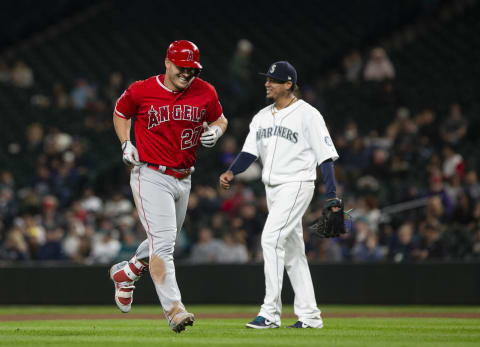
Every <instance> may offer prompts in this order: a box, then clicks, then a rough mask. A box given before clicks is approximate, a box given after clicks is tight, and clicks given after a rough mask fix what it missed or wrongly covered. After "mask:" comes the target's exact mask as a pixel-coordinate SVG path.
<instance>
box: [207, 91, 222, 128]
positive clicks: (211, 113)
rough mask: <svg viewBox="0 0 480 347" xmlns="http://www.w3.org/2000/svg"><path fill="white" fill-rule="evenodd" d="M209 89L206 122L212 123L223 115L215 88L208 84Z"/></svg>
mask: <svg viewBox="0 0 480 347" xmlns="http://www.w3.org/2000/svg"><path fill="white" fill-rule="evenodd" d="M208 86H209V87H210V91H211V94H210V100H209V102H208V104H207V122H208V123H212V122H215V121H216V120H217V119H218V118H220V116H221V115H222V114H223V109H222V105H221V104H220V101H219V100H218V94H217V91H216V90H215V88H214V87H213V86H212V85H211V84H209V85H208Z"/></svg>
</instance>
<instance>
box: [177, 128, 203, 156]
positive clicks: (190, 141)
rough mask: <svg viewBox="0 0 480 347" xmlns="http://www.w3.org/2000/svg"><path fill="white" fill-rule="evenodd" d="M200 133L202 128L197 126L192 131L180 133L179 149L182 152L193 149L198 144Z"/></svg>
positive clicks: (186, 130)
mask: <svg viewBox="0 0 480 347" xmlns="http://www.w3.org/2000/svg"><path fill="white" fill-rule="evenodd" d="M201 131H202V126H201V125H199V126H198V127H196V128H193V129H184V130H183V131H182V135H181V136H182V140H181V148H182V150H184V149H188V148H191V147H194V146H196V145H197V143H198V139H199V138H200V132H201Z"/></svg>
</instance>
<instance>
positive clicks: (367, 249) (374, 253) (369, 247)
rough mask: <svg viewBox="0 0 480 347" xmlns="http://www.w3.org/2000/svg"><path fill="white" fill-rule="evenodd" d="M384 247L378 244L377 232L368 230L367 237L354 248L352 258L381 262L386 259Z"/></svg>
mask: <svg viewBox="0 0 480 347" xmlns="http://www.w3.org/2000/svg"><path fill="white" fill-rule="evenodd" d="M384 258H385V257H384V254H383V251H382V248H381V247H380V246H379V244H378V237H377V234H376V233H375V232H373V231H368V232H367V235H366V237H365V239H364V240H363V241H362V242H359V243H357V244H356V245H355V246H354V247H353V249H352V259H353V261H358V262H379V261H382V260H384Z"/></svg>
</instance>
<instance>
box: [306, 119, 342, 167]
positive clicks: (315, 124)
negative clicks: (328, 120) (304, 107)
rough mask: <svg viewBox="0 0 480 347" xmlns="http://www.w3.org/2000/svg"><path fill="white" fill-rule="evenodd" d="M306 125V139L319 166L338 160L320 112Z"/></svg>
mask: <svg viewBox="0 0 480 347" xmlns="http://www.w3.org/2000/svg"><path fill="white" fill-rule="evenodd" d="M307 119H308V121H307V122H306V124H304V125H303V126H304V131H305V137H306V138H307V140H308V142H309V144H310V146H311V147H312V149H313V152H314V153H315V157H316V158H317V165H320V164H321V163H323V162H324V161H325V160H327V159H332V160H337V159H338V153H337V150H336V149H335V145H334V144H333V141H332V138H331V137H330V133H329V132H328V129H327V125H326V124H325V120H324V119H323V117H322V115H321V114H320V112H318V111H317V112H314V113H313V114H311V115H310V117H308V118H307Z"/></svg>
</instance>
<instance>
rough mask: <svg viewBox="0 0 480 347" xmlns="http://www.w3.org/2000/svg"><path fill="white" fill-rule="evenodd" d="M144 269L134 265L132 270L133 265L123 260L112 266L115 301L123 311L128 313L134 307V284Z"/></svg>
mask: <svg viewBox="0 0 480 347" xmlns="http://www.w3.org/2000/svg"><path fill="white" fill-rule="evenodd" d="M133 267H134V266H133ZM143 270H144V269H137V268H135V267H134V270H133V271H132V266H131V264H129V262H128V261H122V262H120V263H118V264H115V265H113V266H112V267H111V268H110V279H111V280H112V281H113V286H114V287H115V303H116V304H117V306H118V308H119V309H120V311H122V312H123V313H128V312H130V310H131V309H132V302H133V290H134V289H135V286H134V285H133V284H134V283H135V281H136V280H138V279H139V278H140V276H141V273H142V272H143Z"/></svg>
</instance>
